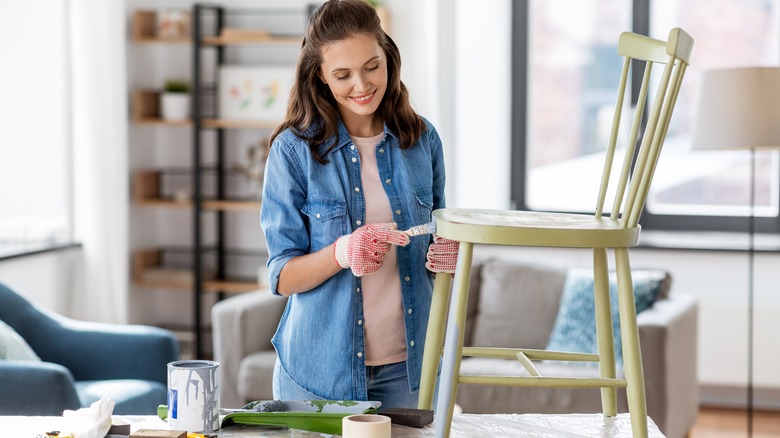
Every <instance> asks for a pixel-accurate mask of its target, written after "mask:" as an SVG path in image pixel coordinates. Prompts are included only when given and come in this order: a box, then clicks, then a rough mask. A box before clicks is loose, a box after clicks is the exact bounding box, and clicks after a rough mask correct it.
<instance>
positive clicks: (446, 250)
mask: <svg viewBox="0 0 780 438" xmlns="http://www.w3.org/2000/svg"><path fill="white" fill-rule="evenodd" d="M459 247H460V242H458V241H456V240H449V239H445V238H443V237H439V236H437V235H435V234H434V235H433V243H431V246H429V247H428V254H427V255H426V256H425V258H426V259H428V262H426V263H425V267H426V268H428V270H429V271H431V272H449V273H450V274H453V273H455V265H456V264H457V263H458V248H459Z"/></svg>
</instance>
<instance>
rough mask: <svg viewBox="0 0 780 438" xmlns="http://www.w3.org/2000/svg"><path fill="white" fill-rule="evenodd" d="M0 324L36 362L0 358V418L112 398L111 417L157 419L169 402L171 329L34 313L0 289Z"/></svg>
mask: <svg viewBox="0 0 780 438" xmlns="http://www.w3.org/2000/svg"><path fill="white" fill-rule="evenodd" d="M0 320H2V321H3V322H5V323H6V324H7V325H8V326H10V327H11V328H13V329H14V330H15V331H16V333H18V334H19V335H20V336H21V337H22V338H23V339H24V340H25V341H26V342H27V344H29V346H30V347H31V348H32V350H33V351H34V352H35V354H37V355H38V357H40V359H41V361H33V360H0V415H61V414H62V412H63V411H64V410H65V409H79V408H81V407H86V406H89V405H90V404H92V403H93V402H95V401H97V400H99V399H101V398H103V397H110V398H111V399H113V400H114V401H115V406H114V414H120V415H128V414H135V415H141V414H147V415H154V414H155V413H156V412H157V406H158V405H161V404H166V403H167V364H168V362H171V361H174V360H177V359H178V356H179V346H178V342H177V341H176V338H175V337H174V336H173V334H172V333H171V332H169V331H168V330H164V329H161V328H157V327H151V326H141V325H121V324H106V323H95V322H84V321H77V320H74V319H70V318H66V317H64V316H61V315H57V314H55V313H53V312H50V311H48V310H46V309H43V308H41V307H38V306H36V305H34V304H32V303H30V302H29V301H27V300H26V299H25V298H23V297H22V296H21V295H19V294H17V293H16V292H14V291H13V290H11V289H10V288H9V287H8V286H6V285H4V284H2V283H0Z"/></svg>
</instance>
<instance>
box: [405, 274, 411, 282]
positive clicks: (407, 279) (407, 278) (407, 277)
mask: <svg viewBox="0 0 780 438" xmlns="http://www.w3.org/2000/svg"><path fill="white" fill-rule="evenodd" d="M411 279H412V278H411V277H409V276H408V275H407V276H406V277H404V280H406V281H409V280H411Z"/></svg>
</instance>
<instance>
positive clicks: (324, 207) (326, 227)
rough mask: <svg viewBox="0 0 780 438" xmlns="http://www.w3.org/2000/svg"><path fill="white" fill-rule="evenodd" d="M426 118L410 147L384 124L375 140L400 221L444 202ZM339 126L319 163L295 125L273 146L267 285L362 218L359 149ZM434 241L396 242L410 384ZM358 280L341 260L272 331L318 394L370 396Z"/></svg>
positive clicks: (414, 382)
mask: <svg viewBox="0 0 780 438" xmlns="http://www.w3.org/2000/svg"><path fill="white" fill-rule="evenodd" d="M425 124H426V130H425V131H424V132H423V133H422V135H421V136H420V139H419V140H418V141H417V142H416V143H415V144H414V145H413V147H411V148H408V149H406V150H402V149H401V148H400V144H399V142H398V138H397V137H396V135H395V134H394V133H392V132H391V131H389V130H388V128H387V126H385V134H384V137H383V138H382V140H380V142H379V143H378V144H377V146H376V157H377V165H378V168H379V176H380V178H381V179H382V181H384V182H385V184H384V188H385V192H386V193H387V197H388V199H389V201H390V206H391V208H392V211H393V219H394V221H395V222H396V223H397V224H398V228H399V229H407V228H409V227H411V226H413V225H419V224H423V223H426V222H429V221H430V220H431V212H432V211H433V210H434V209H437V208H442V207H444V180H445V176H444V158H443V152H442V144H441V139H440V138H439V135H438V133H437V132H436V130H435V128H434V127H433V126H432V125H431V124H430V123H429V122H428V121H427V120H426V121H425ZM338 132H339V135H338V140H337V141H338V143H337V145H336V147H335V148H334V149H333V150H332V151H330V152H328V153H327V155H325V158H326V159H327V160H328V162H327V163H325V164H320V163H318V162H316V161H315V160H314V157H313V156H312V153H311V150H310V149H309V146H308V144H307V143H306V142H305V141H304V140H301V139H300V138H298V137H296V136H295V135H294V134H293V133H292V132H291V131H290V130H289V129H288V130H286V131H284V132H283V133H281V134H280V135H279V136H277V138H276V139H275V140H274V142H273V145H272V146H271V150H270V154H269V156H268V161H267V165H266V171H265V182H264V189H263V204H262V210H261V220H260V222H261V225H262V229H263V233H264V234H265V239H266V243H267V245H268V254H269V258H268V274H269V284H270V288H271V291H272V292H273V293H275V294H278V291H277V287H278V283H279V273H280V272H281V271H282V268H283V267H284V265H285V264H286V263H287V262H288V261H289V260H290V259H291V258H293V257H297V256H302V255H305V254H308V253H312V252H316V251H318V250H320V249H322V248H323V247H326V246H328V245H330V244H332V243H334V242H335V241H336V239H337V238H339V237H340V236H343V235H346V234H349V233H351V232H352V231H353V230H354V229H356V228H358V227H360V226H361V225H364V221H365V213H366V211H365V210H366V202H365V199H364V197H363V190H362V184H361V179H360V156H359V155H358V150H357V147H356V146H355V145H354V144H352V140H351V139H350V136H349V134H348V133H347V130H346V128H345V127H344V125H343V123H339V131H338ZM334 140H335V139H332V140H331V141H330V142H326V143H328V144H332V143H333V141H334ZM322 149H323V151H324V149H326V147H325V146H323V148H322ZM430 242H431V238H430V236H418V237H412V238H411V242H410V243H409V245H407V246H405V247H398V248H397V255H398V268H399V272H398V275H399V276H400V278H401V295H402V301H403V303H402V304H403V308H404V317H405V319H404V324H405V326H406V347H407V371H408V374H409V386H410V390H412V391H416V390H418V388H419V384H420V368H421V365H422V357H423V348H424V346H425V334H426V329H427V323H428V311H429V310H430V304H431V295H432V292H433V277H432V274H431V273H430V272H428V271H427V269H426V268H425V255H426V252H427V249H428V245H429V244H430ZM333 263H336V262H335V260H334V262H333ZM360 286H361V283H360V278H359V277H355V276H354V275H353V274H352V271H351V270H349V269H343V270H341V271H339V272H338V273H337V274H336V275H334V276H333V277H331V278H329V279H327V280H326V281H325V282H323V283H322V284H320V285H319V286H317V287H315V288H314V289H312V290H310V291H307V292H302V293H297V294H293V295H292V296H291V297H290V298H289V299H288V301H287V306H286V308H285V310H284V313H283V315H282V317H281V320H280V322H279V326H278V328H277V331H276V333H275V335H274V337H273V339H272V343H273V345H274V347H275V348H276V351H277V354H278V357H279V361H280V363H281V366H282V367H283V368H284V370H285V371H286V372H287V374H289V376H290V377H292V379H293V380H294V381H295V382H296V383H297V384H298V385H300V386H301V387H302V388H303V389H305V390H306V391H308V392H310V393H312V394H314V395H316V396H318V397H322V398H324V399H330V400H366V397H367V395H366V394H367V389H366V385H367V381H366V363H365V356H364V354H363V352H364V351H365V335H364V331H363V300H362V299H363V297H362V295H361V293H360Z"/></svg>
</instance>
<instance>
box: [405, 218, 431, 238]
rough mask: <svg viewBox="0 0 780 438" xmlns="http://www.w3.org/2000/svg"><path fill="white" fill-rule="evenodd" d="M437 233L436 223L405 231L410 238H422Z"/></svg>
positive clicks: (416, 226)
mask: <svg viewBox="0 0 780 438" xmlns="http://www.w3.org/2000/svg"><path fill="white" fill-rule="evenodd" d="M435 232H436V222H428V223H427V224H422V225H415V226H413V227H412V228H409V229H408V230H404V231H403V233H406V234H407V235H409V236H410V237H414V236H422V235H423V234H433V233H435Z"/></svg>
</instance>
